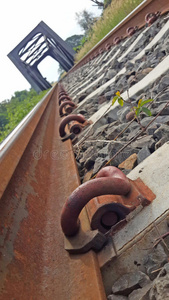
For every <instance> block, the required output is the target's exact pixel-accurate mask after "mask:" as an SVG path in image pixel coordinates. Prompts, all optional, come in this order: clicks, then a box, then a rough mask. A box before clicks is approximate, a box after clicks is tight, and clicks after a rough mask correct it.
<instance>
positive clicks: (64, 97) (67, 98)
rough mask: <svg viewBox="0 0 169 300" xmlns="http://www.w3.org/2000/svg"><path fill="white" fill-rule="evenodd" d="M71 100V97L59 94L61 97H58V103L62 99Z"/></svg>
mask: <svg viewBox="0 0 169 300" xmlns="http://www.w3.org/2000/svg"><path fill="white" fill-rule="evenodd" d="M67 100H68V101H71V98H70V97H69V96H67V95H65V96H64V95H63V96H61V97H59V105H61V102H62V101H67Z"/></svg>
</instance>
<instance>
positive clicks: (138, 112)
mask: <svg viewBox="0 0 169 300" xmlns="http://www.w3.org/2000/svg"><path fill="white" fill-rule="evenodd" d="M141 111H142V108H141V107H137V108H136V110H135V114H136V116H137V117H138V116H139V114H140V112H141Z"/></svg>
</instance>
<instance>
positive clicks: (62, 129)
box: [59, 114, 86, 137]
mask: <svg viewBox="0 0 169 300" xmlns="http://www.w3.org/2000/svg"><path fill="white" fill-rule="evenodd" d="M71 121H78V122H79V123H82V124H83V123H84V122H85V121H86V119H85V117H84V116H83V115H81V114H78V115H74V114H72V115H69V116H67V117H65V118H63V119H62V121H61V122H60V126H59V133H60V136H61V137H64V136H65V135H66V132H65V126H66V125H67V124H68V123H69V122H71Z"/></svg>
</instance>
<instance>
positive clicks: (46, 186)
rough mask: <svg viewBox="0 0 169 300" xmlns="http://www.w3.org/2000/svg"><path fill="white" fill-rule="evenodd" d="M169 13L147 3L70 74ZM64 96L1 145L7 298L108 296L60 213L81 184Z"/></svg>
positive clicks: (44, 105)
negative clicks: (154, 16)
mask: <svg viewBox="0 0 169 300" xmlns="http://www.w3.org/2000/svg"><path fill="white" fill-rule="evenodd" d="M167 10H169V2H168V1H166V0H147V1H144V2H143V3H142V4H141V5H140V6H139V7H138V8H137V9H135V10H134V11H133V12H132V13H131V14H130V15H129V16H128V17H126V18H125V19H124V20H123V21H122V22H121V23H120V24H119V25H118V26H116V28H114V29H113V30H112V31H111V32H110V33H109V34H108V35H107V36H106V37H105V38H104V39H103V40H102V41H101V42H100V43H99V44H98V45H96V46H95V47H94V48H93V49H92V50H91V51H90V52H89V53H88V54H87V55H86V56H85V57H84V58H83V59H82V60H81V61H80V62H79V63H78V64H76V65H75V66H74V67H73V68H72V69H71V70H70V72H72V71H74V70H76V69H77V68H79V67H80V66H82V65H83V64H85V63H86V62H87V61H88V60H89V59H90V58H91V56H93V55H94V54H96V52H99V53H101V52H102V48H103V47H105V48H107V49H108V48H109V46H108V45H110V44H112V43H113V40H114V38H115V37H117V36H123V37H124V36H125V34H126V29H127V28H129V27H133V26H138V27H139V28H141V27H142V26H143V25H145V15H146V14H147V13H150V12H156V11H161V13H164V12H166V11H167ZM61 95H62V96H63V98H60V99H59V91H58V85H56V86H55V87H53V88H52V89H51V91H50V92H49V93H48V94H47V95H46V96H45V97H44V98H43V99H42V101H41V102H40V103H39V104H38V105H37V106H36V107H35V108H34V109H33V111H32V112H30V114H28V116H27V117H26V118H25V119H24V120H23V121H22V122H21V124H20V125H19V126H18V127H17V128H16V129H15V130H14V131H13V132H12V133H11V134H10V135H9V137H8V138H7V139H6V140H5V141H4V142H3V143H2V144H1V145H0V300H10V299H11V300H14V299H17V300H20V299H21V300H27V299H32V300H43V299H44V300H53V299H58V300H65V299H66V300H67V299H69V300H78V299H80V300H86V299H90V300H96V299H97V300H105V299H106V295H105V291H104V287H103V282H102V278H101V273H100V269H99V264H98V260H97V255H96V254H95V253H94V252H93V251H92V250H90V251H89V252H87V253H85V254H81V255H79V254H74V255H72V254H69V253H68V252H67V251H65V249H64V234H63V232H62V229H61V225H60V216H61V211H62V209H63V206H64V204H65V202H66V199H67V198H68V197H69V196H70V195H71V193H72V192H73V191H74V190H75V189H76V188H77V187H78V186H79V185H80V181H79V176H78V171H77V167H76V162H75V159H74V154H73V150H72V143H71V140H70V139H68V140H66V141H65V142H62V140H61V137H60V135H59V126H60V123H61V117H60V115H59V104H60V103H61V101H62V100H64V99H65V100H68V101H69V100H71V99H70V98H69V97H68V96H66V97H67V98H65V93H64V92H60V96H61ZM59 102H60V103H59ZM60 110H61V109H60ZM134 192H135V191H134ZM135 193H136V192H135ZM137 194H138V192H137ZM100 197H103V196H100ZM106 201H107V199H106V200H105V203H106ZM95 206H98V207H99V200H98V204H97V205H95ZM95 206H94V205H93V203H90V205H88V208H87V209H86V208H83V210H82V211H81V213H80V217H79V218H80V224H81V226H80V228H81V231H82V232H87V231H89V230H90V222H89V221H90V219H91V218H92V213H93V211H94V212H95V210H96V208H95Z"/></svg>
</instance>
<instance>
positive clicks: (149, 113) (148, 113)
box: [142, 107, 152, 117]
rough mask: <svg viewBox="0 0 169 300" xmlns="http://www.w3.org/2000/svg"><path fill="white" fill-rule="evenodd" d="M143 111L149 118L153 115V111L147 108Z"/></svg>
mask: <svg viewBox="0 0 169 300" xmlns="http://www.w3.org/2000/svg"><path fill="white" fill-rule="evenodd" d="M142 111H143V112H144V113H146V114H147V115H148V116H149V117H150V116H151V115H152V113H151V111H150V110H149V109H148V108H147V107H142Z"/></svg>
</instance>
